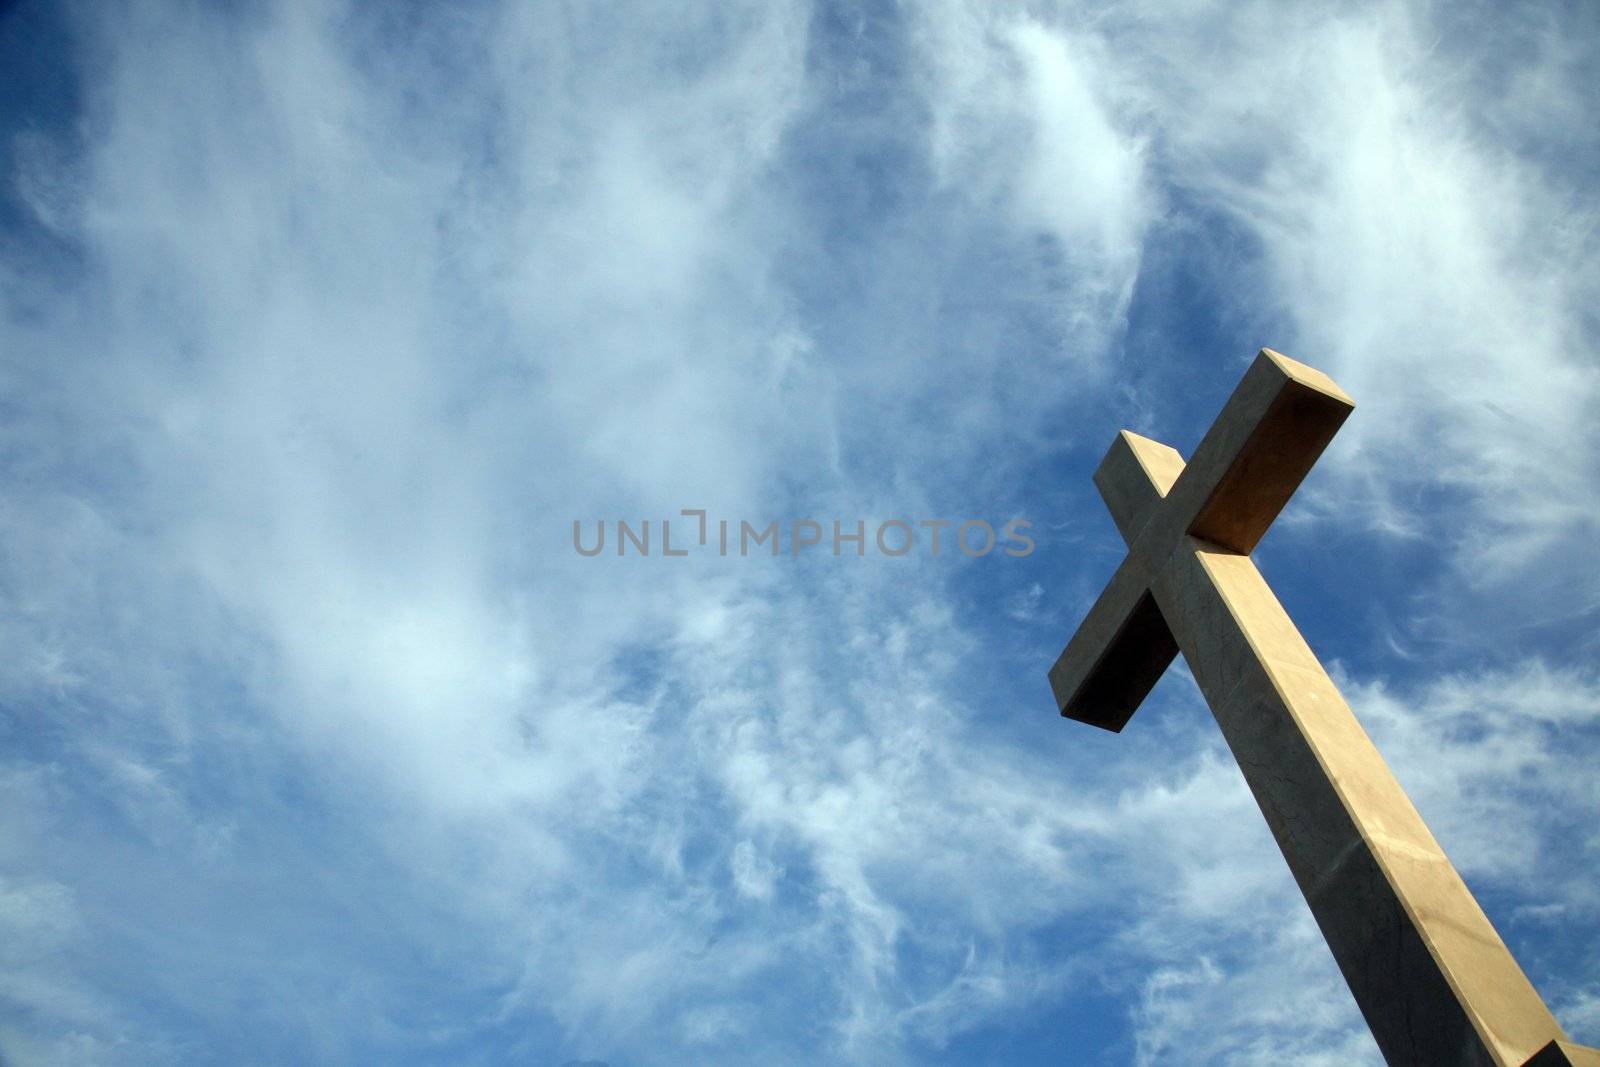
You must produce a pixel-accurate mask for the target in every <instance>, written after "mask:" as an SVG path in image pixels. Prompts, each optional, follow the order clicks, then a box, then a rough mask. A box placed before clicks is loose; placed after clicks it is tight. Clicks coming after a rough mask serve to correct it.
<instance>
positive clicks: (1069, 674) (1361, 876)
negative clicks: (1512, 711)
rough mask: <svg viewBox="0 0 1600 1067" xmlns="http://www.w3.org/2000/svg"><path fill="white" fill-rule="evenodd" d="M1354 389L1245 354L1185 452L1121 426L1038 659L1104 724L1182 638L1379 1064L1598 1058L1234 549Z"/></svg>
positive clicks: (1295, 475)
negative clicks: (1532, 975)
mask: <svg viewBox="0 0 1600 1067" xmlns="http://www.w3.org/2000/svg"><path fill="white" fill-rule="evenodd" d="M1353 407H1354V403H1353V402H1352V401H1351V400H1350V398H1349V397H1348V396H1346V395H1345V394H1344V393H1343V391H1341V390H1340V389H1339V387H1338V386H1337V385H1335V384H1334V383H1333V382H1332V380H1330V379H1329V378H1328V377H1327V376H1326V375H1324V374H1322V373H1320V372H1318V371H1316V370H1313V369H1312V368H1310V367H1307V366H1305V365H1304V364H1300V363H1297V362H1295V361H1294V360H1291V359H1288V358H1286V357H1284V356H1282V355H1279V354H1278V353H1276V352H1273V351H1271V350H1270V349H1263V350H1262V352H1261V353H1260V355H1258V356H1257V357H1256V360H1255V362H1254V363H1253V364H1252V365H1251V367H1250V369H1249V371H1248V372H1247V373H1246V374H1245V376H1244V379H1243V380H1242V381H1241V382H1240V383H1239V386H1238V388H1237V389H1236V390H1235V391H1234V394H1233V396H1232V397H1231V398H1230V399H1229V400H1228V402H1227V404H1226V405H1225V406H1224V408H1223V411H1222V414H1221V415H1220V416H1218V418H1217V420H1216V422H1215V423H1214V424H1213V425H1212V427H1211V429H1210V430H1209V431H1208V432H1207V433H1206V435H1205V438H1204V439H1203V440H1202V441H1201V443H1200V445H1199V447H1198V448H1197V449H1196V450H1195V454H1194V456H1193V458H1192V459H1191V460H1190V461H1189V462H1188V463H1185V462H1184V461H1183V459H1182V457H1180V456H1179V455H1178V453H1177V452H1175V451H1174V450H1172V449H1171V448H1168V447H1167V446H1165V445H1162V444H1158V443H1157V442H1155V441H1151V440H1149V439H1147V438H1143V437H1139V436H1138V435H1135V434H1131V433H1127V432H1123V433H1122V434H1120V435H1119V436H1118V437H1117V439H1116V440H1115V441H1114V442H1113V443H1112V446H1111V450H1110V451H1109V452H1108V453H1107V455H1106V458H1105V460H1104V462H1102V463H1101V465H1100V468H1099V470H1098V471H1096V473H1095V484H1096V485H1097V486H1098V487H1099V489H1100V493H1101V496H1102V497H1104V499H1105V502H1106V506H1107V507H1108V508H1109V509H1110V511H1111V514H1112V517H1113V519H1115V521H1116V524H1117V528H1118V530H1120V531H1121V533H1122V537H1123V539H1124V540H1125V541H1126V542H1127V543H1128V555H1127V558H1126V559H1125V560H1124V561H1123V562H1122V565H1121V566H1120V567H1118V569H1117V571H1116V573H1115V574H1114V575H1113V576H1112V578H1111V580H1110V582H1109V583H1108V584H1107V585H1106V588H1105V590H1104V591H1103V592H1102V593H1101V595H1100V598H1099V599H1098V600H1097V601H1096V602H1095V604H1094V606H1093V607H1092V608H1090V610H1089V613H1088V616H1087V617H1086V618H1085V619H1084V621H1083V624H1082V625H1081V626H1080V627H1079V628H1078V631H1077V632H1076V633H1075V634H1074V635H1073V637H1072V639H1071V641H1069V642H1068V644H1067V647H1066V649H1065V650H1064V651H1063V652H1062V653H1061V657H1060V658H1059V659H1058V660H1057V661H1056V663H1055V666H1054V667H1052V668H1051V670H1050V684H1051V687H1052V689H1053V690H1054V692H1055V697H1056V703H1057V705H1058V707H1059V708H1060V709H1061V714H1062V715H1064V716H1066V717H1068V718H1073V719H1078V720H1079V721H1082V722H1087V723H1091V724H1092V725H1095V726H1100V727H1102V728H1105V729H1109V730H1121V729H1122V727H1123V726H1124V725H1125V724H1126V723H1127V721H1128V719H1129V717H1131V716H1132V714H1133V713H1134V711H1135V710H1136V709H1137V708H1138V706H1139V703H1140V702H1141V701H1142V700H1143V699H1144V697H1145V695H1146V694H1148V693H1149V691H1150V690H1151V688H1152V687H1154V685H1155V683H1156V682H1157V681H1158V680H1159V679H1160V677H1161V675H1162V673H1163V672H1164V671H1165V670H1166V668H1167V666H1168V665H1169V664H1170V663H1171V662H1172V660H1173V658H1174V657H1175V656H1176V655H1177V654H1178V653H1179V652H1182V653H1183V657H1184V662H1185V663H1187V664H1188V666H1189V670H1190V672H1191V673H1192V674H1193V675H1194V678H1195V681H1196V682H1197V683H1198V684H1199V686H1200V691H1201V693H1202V694H1203V695H1204V696H1205V698H1206V702H1207V704H1209V705H1210V707H1211V711H1212V713H1213V715H1215V717H1216V720H1217V723H1218V724H1219V725H1220V726H1221V728H1222V733H1223V737H1224V738H1225V739H1226V740H1227V743H1228V746H1229V748H1231V749H1232V751H1233V754H1234V757H1235V759H1236V760H1237V761H1238V763H1239V767H1240V769H1241V770H1242V771H1243V772H1244V777H1245V781H1246V782H1247V783H1248V784H1249V786H1250V790H1251V792H1252V793H1253V794H1254V795H1255V798H1256V801H1257V803H1258V804H1259V805H1260V806H1261V811H1262V814H1263V815H1265V816H1266V819H1267V824H1268V826H1269V827H1271V829H1272V833H1273V836H1274V837H1275V838H1276V839H1277V842H1278V846H1279V848H1280V849H1282V851H1283V855H1284V858H1285V859H1286V860H1287V861H1288V863H1289V869H1290V870H1291V871H1292V872H1293V874H1294V877H1295V880H1296V882H1298V883H1299V886H1300V889H1301V892H1303V893H1304V894H1305V898H1306V902H1307V903H1308V904H1309V905H1310V907H1311V912H1312V915H1313V916H1314V917H1315V918H1316V921H1317V924H1318V926H1319V927H1320V928H1321V929H1322V933H1323V936H1324V937H1325V938H1326V939H1327V942H1328V946H1329V948H1330V949H1331V950H1332V951H1333V955H1334V958H1335V959H1336V960H1337V961H1338V964H1339V968H1340V970H1341V971H1342V972H1343V973H1344V977H1345V980H1346V982H1348V983H1349V986H1350V991H1351V993H1353V994H1354V996H1355V999H1356V1003H1357V1005H1358V1006H1359V1007H1360V1009H1361V1013H1362V1015H1363V1016H1365V1018H1366V1021H1367V1024H1368V1026H1370V1027H1371V1029H1372V1034H1373V1037H1374V1038H1375V1039H1376V1040H1377V1043H1378V1047H1379V1049H1380V1050H1381V1051H1382V1052H1383V1055H1384V1057H1385V1058H1386V1059H1387V1060H1388V1062H1390V1063H1391V1064H1441V1065H1442V1064H1451V1065H1458V1064H1459V1065H1467V1064H1495V1065H1518V1067H1521V1065H1525V1064H1537V1065H1538V1067H1550V1065H1557V1064H1563V1063H1569V1064H1582V1065H1585V1067H1600V1052H1597V1051H1596V1050H1594V1049H1587V1048H1584V1047H1582V1046H1578V1045H1574V1044H1572V1043H1571V1042H1569V1041H1568V1040H1567V1038H1566V1034H1565V1033H1563V1032H1562V1030H1561V1027H1560V1025H1559V1024H1558V1023H1557V1022H1556V1020H1555V1018H1554V1017H1553V1016H1552V1015H1551V1014H1550V1011H1549V1009H1548V1008H1546V1007H1545V1004H1544V1002H1543V1001H1542V1000H1541V999H1540V998H1539V995H1538V993H1537V992H1535V991H1534V988H1533V986H1532V985H1531V984H1530V983H1529V981H1528V979H1527V977H1526V976H1525V975H1524V974H1523V973H1522V969H1521V968H1520V967H1518V965H1517V962H1516V960H1515V959H1514V958H1513V957H1512V955H1511V953H1510V951H1509V950H1508V949H1507V948H1506V947H1505V944H1504V943H1503V942H1502V941H1501V940H1500V937H1499V935H1498V934H1497V933H1496V932H1495V930H1494V927H1493V926H1491V925H1490V923H1489V920H1488V918H1487V917H1486V916H1485V915H1484V914H1483V910H1482V909H1481V908H1480V907H1479V906H1478V903H1477V901H1476V900H1475V899H1474V898H1473V896H1472V893H1471V892H1470V891H1469V890H1468V889H1467V887H1466V885H1465V883H1463V882H1462V880H1461V877H1460V875H1458V874H1457V873H1456V870H1455V868H1454V867H1452V866H1451V864H1450V861H1449V860H1448V859H1447V858H1446V857H1445V854H1444V852H1443V850H1442V849H1440V847H1439V844H1438V842H1436V841H1435V840H1434V838H1433V835H1432V834H1431V833H1430V832H1429V831H1428V828H1427V826H1426V825H1425V824H1424V823H1423V821H1422V817H1421V816H1420V815H1418V814H1417V811H1416V809H1415V808H1414V807H1413V806H1412V804H1411V801H1410V799H1409V798H1407V796H1406V794H1405V792H1404V791H1403V790H1402V789H1401V788H1400V784H1399V783H1398V782H1397V781H1396V780H1395V778H1394V775H1393V773H1392V772H1391V771H1390V770H1389V767H1388V765H1387V764H1385V763H1384V761H1383V757H1382V756H1380V755H1379V754H1378V750H1377V748H1376V747H1374V745H1373V744H1372V741H1371V740H1370V739H1369V738H1368V737H1367V735H1366V732H1365V731H1364V730H1362V728H1361V725H1360V723H1358V722H1357V721H1356V718H1355V715H1354V714H1353V713H1352V712H1351V711H1350V708H1349V706H1348V705H1346V704H1345V702H1344V700H1343V698H1342V697H1340V695H1339V692H1338V690H1337V689H1336V688H1335V687H1334V684H1333V682H1332V680H1331V679H1329V677H1328V675H1327V672H1326V671H1324V670H1323V669H1322V665H1321V664H1320V663H1319V662H1318V661H1317V658H1316V656H1315V655H1313V654H1312V652H1311V649H1310V648H1309V647H1308V646H1307V645H1306V643H1305V640H1304V639H1303V638H1302V637H1301V636H1300V632H1299V631H1298V630H1297V629H1296V628H1295V625H1294V623H1293V622H1292V621H1290V619H1289V616H1288V615H1287V614H1286V613H1285V612H1284V610H1283V607H1282V606H1281V605H1280V604H1279V603H1278V600H1277V598H1276V597H1275V596H1274V595H1273V593H1272V590H1271V589H1270V588H1268V586H1267V584H1266V581H1265V580H1264V579H1263V578H1262V577H1261V574H1260V572H1259V571H1258V570H1256V566H1255V564H1254V562H1252V561H1251V559H1250V552H1251V551H1252V550H1253V549H1254V548H1255V546H1256V543H1257V542H1258V541H1259V540H1260V539H1261V536H1262V535H1263V534H1264V533H1265V532H1266V530H1267V528H1268V527H1269V526H1270V525H1271V523H1272V521H1273V519H1275V518H1276V517H1277V515H1278V513H1279V511H1281V510H1282V508H1283V506H1284V505H1285V504H1286V503H1287V502H1288V500H1289V498H1290V496H1291V495H1292V494H1293V493H1294V491H1295V488H1296V487H1297V486H1298V485H1299V484H1300V481H1301V479H1302V478H1304V477H1305V475H1306V473H1307V472H1309V471H1310V469H1311V467H1312V465H1313V464H1314V463H1315V462H1316V460H1317V457H1318V456H1320V455H1321V454H1322V451H1323V449H1324V448H1325V447H1327V444H1328V442H1329V441H1330V440H1332V438H1333V435H1334V433H1336V432H1337V431H1338V429H1339V426H1340V425H1341V424H1342V423H1343V422H1344V419H1345V417H1346V416H1348V415H1349V413H1350V411H1351V410H1352V409H1353Z"/></svg>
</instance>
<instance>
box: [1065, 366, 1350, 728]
mask: <svg viewBox="0 0 1600 1067" xmlns="http://www.w3.org/2000/svg"><path fill="white" fill-rule="evenodd" d="M1354 409H1355V401H1353V400H1351V399H1350V397H1349V396H1347V395H1346V394H1345V392H1344V390H1342V389H1340V388H1339V387H1338V386H1337V385H1335V384H1334V383H1333V379H1331V378H1329V377H1328V376H1327V375H1326V374H1323V373H1322V372H1321V371H1319V370H1315V369H1313V368H1311V367H1308V366H1306V365H1305V364H1303V363H1299V362H1296V361H1295V360H1292V359H1290V358H1289V357H1288V356H1285V355H1283V354H1281V353H1279V352H1274V351H1273V350H1272V349H1270V348H1263V349H1262V350H1261V351H1260V352H1259V353H1258V354H1257V355H1256V358H1255V361H1254V362H1253V363H1251V365H1250V369H1249V370H1248V371H1246V372H1245V375H1244V377H1243V378H1242V379H1241V380H1240V382H1239V385H1238V387H1237V388H1236V389H1234V391H1233V395H1232V396H1230V397H1229V398H1228V402H1227V403H1226V404H1225V405H1223V408H1222V413H1221V414H1219V415H1218V416H1217V419H1216V421H1215V422H1213V423H1212V424H1211V428H1210V429H1209V430H1207V431H1206V435H1205V437H1204V438H1203V439H1202V440H1201V441H1200V445H1199V447H1197V448H1196V449H1195V452H1194V457H1193V458H1192V459H1190V460H1189V462H1188V463H1187V464H1186V463H1184V461H1183V457H1182V456H1180V455H1179V454H1178V453H1177V451H1176V450H1175V449H1173V448H1170V447H1168V446H1167V445H1164V444H1161V443H1160V442H1157V441H1152V440H1150V439H1149V438H1148V437H1141V436H1139V435H1138V434H1136V433H1131V432H1129V431H1127V430H1123V431H1122V432H1121V433H1119V434H1118V435H1117V438H1116V440H1114V441H1113V442H1112V443H1111V449H1110V450H1109V451H1108V452H1107V453H1106V456H1105V459H1104V460H1102V461H1101V463H1100V467H1099V469H1098V470H1096V471H1095V474H1094V483H1095V486H1096V487H1097V488H1098V489H1099V490H1100V496H1101V497H1102V498H1103V499H1104V500H1105V502H1106V507H1107V508H1108V509H1109V510H1110V512H1111V517H1112V518H1113V519H1114V520H1115V521H1116V524H1117V529H1118V530H1119V531H1121V533H1122V539H1123V540H1124V541H1126V542H1127V544H1128V555H1127V557H1126V558H1125V559H1124V560H1123V561H1122V565H1121V566H1120V567H1118V568H1117V572H1116V574H1114V575H1113V576H1112V578H1111V580H1110V581H1109V582H1108V583H1107V584H1106V587H1105V589H1104V591H1103V592H1101V594H1100V597H1099V599H1098V600H1096V601H1095V603H1094V606H1093V607H1091V608H1090V609H1089V613H1088V615H1087V616H1086V617H1085V618H1084V620H1083V624H1082V625H1081V626H1079V627H1078V630H1077V632H1076V633H1074V634H1073V635H1072V639H1071V640H1070V641H1069V642H1067V647H1066V648H1065V650H1063V651H1062V653H1061V655H1060V657H1059V658H1058V659H1057V660H1056V662H1055V665H1054V666H1052V667H1051V668H1050V688H1051V690H1052V691H1053V692H1054V694H1055V698H1056V706H1057V707H1058V708H1060V709H1061V714H1062V715H1063V716H1065V717H1066V718H1069V719H1076V720H1077V721H1079V722H1086V723H1089V724H1090V725H1092V726H1099V727H1101V728H1102V729H1106V730H1112V731H1119V730H1121V729H1122V727H1123V726H1124V725H1126V724H1127V721H1128V719H1129V718H1131V717H1132V715H1133V713H1134V711H1135V710H1137V709H1138V707H1139V704H1140V703H1141V702H1142V701H1143V700H1144V698H1145V696H1146V695H1147V694H1148V693H1149V692H1150V690H1151V689H1152V688H1154V687H1155V684H1156V682H1157V681H1159V680H1160V678H1161V675H1162V674H1163V673H1165V671H1166V669H1167V666H1168V665H1169V664H1170V663H1171V662H1172V660H1173V657H1175V656H1176V655H1177V653H1178V646H1177V644H1176V642H1175V641H1174V640H1173V637H1172V633H1171V631H1170V630H1169V629H1168V627H1167V624H1166V622H1165V620H1163V619H1162V617H1161V612H1160V611H1159V610H1158V609H1157V607H1156V604H1155V600H1154V598H1153V597H1152V596H1151V593H1150V579H1151V577H1152V576H1153V575H1155V574H1156V573H1157V572H1158V571H1159V570H1160V569H1161V566H1162V565H1163V563H1164V562H1165V561H1166V559H1167V558H1168V557H1169V556H1170V555H1171V554H1172V552H1173V551H1174V550H1175V549H1176V548H1177V547H1178V546H1179V545H1180V544H1181V543H1183V541H1184V539H1185V536H1186V535H1187V536H1190V537H1196V538H1199V539H1201V540H1203V541H1207V542H1210V543H1211V544H1213V545H1215V546H1217V547H1219V548H1222V549H1224V550H1227V551H1231V552H1237V553H1240V554H1243V555H1249V554H1250V552H1251V551H1252V550H1254V548H1255V547H1256V544H1257V542H1259V541H1260V540H1261V537H1262V535H1263V534H1265V533H1266V532H1267V528H1268V527H1269V526H1271V525H1272V520H1273V519H1275V518H1277V517H1278V513H1279V512H1280V511H1282V510H1283V507H1284V505H1285V504H1287V503H1288V502H1289V498H1290V497H1291V496H1293V495H1294V491H1295V489H1296V488H1298V487H1299V485H1300V482H1301V481H1302V480H1303V479H1304V478H1305V476H1306V474H1307V473H1308V472H1309V471H1310V470H1311V467H1312V465H1313V464H1315V463H1316V461H1317V458H1318V457H1319V456H1321V455H1322V452H1323V449H1325V448H1327V446H1328V442H1329V441H1331V440H1333V435H1334V434H1335V433H1337V432H1338V430H1339V427H1340V426H1341V425H1343V423H1344V420H1345V419H1346V418H1347V417H1348V416H1349V414H1350V412H1351V411H1353V410H1354Z"/></svg>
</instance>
